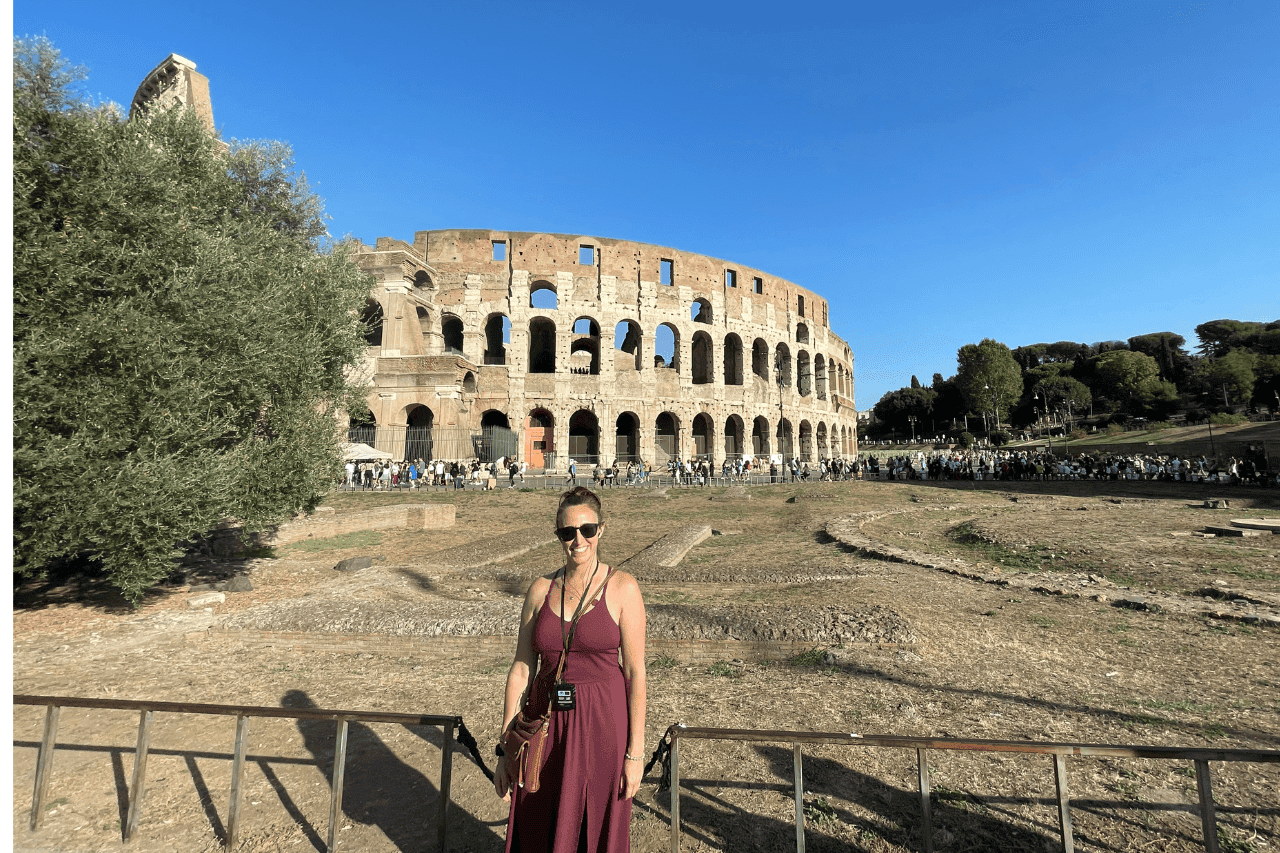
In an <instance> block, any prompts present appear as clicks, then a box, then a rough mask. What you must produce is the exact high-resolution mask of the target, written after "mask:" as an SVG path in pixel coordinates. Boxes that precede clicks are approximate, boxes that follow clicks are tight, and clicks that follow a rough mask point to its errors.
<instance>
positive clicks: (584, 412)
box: [569, 409, 600, 465]
mask: <svg viewBox="0 0 1280 853" xmlns="http://www.w3.org/2000/svg"><path fill="white" fill-rule="evenodd" d="M569 457H570V458H571V459H573V460H575V461H576V462H578V463H579V464H581V465H595V464H597V463H598V462H599V461H600V424H599V422H598V421H597V420H596V415H595V412H592V411H590V410H588V409H579V410H578V411H576V412H574V413H573V416H572V417H570V418H569Z"/></svg>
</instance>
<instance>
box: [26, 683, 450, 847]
mask: <svg viewBox="0 0 1280 853" xmlns="http://www.w3.org/2000/svg"><path fill="white" fill-rule="evenodd" d="M13 704H15V705H36V706H41V705H43V706H45V707H46V708H47V711H46V712H45V718H44V736H43V737H42V738H41V740H40V751H39V755H38V756H37V758H36V773H35V792H34V794H33V795H32V803H31V820H30V828H31V831H32V832H35V831H36V830H38V829H39V828H40V818H41V816H42V815H43V814H44V800H45V795H46V794H47V793H48V788H49V777H50V775H51V773H52V771H53V752H54V746H55V742H56V740H57V735H58V714H59V711H61V709H62V708H92V709H96V710H122V711H138V712H139V719H138V745H137V747H136V749H135V751H134V762H133V783H132V784H131V785H130V786H129V792H128V802H129V808H128V814H127V817H126V818H125V823H124V840H125V841H129V840H131V839H132V838H133V835H134V833H135V832H136V831H137V829H138V819H139V817H140V816H141V814H142V797H143V793H144V791H145V789H146V778H147V753H148V751H149V750H150V746H151V724H152V722H153V719H154V717H155V713H156V712H157V711H162V712H166V713H176V714H211V715H216V716H228V717H235V718H236V739H235V752H234V755H233V757H232V761H231V804H230V807H229V809H228V813H227V824H226V826H227V832H226V839H225V841H226V847H227V849H228V850H235V848H236V842H237V841H238V836H239V831H240V815H241V811H242V809H243V801H244V765H245V750H246V748H247V747H248V735H249V718H250V717H275V718H284V719H290V720H333V721H334V722H336V723H337V734H336V736H335V740H334V755H333V779H332V788H333V791H332V794H331V796H330V801H329V836H328V841H327V844H326V847H325V849H326V850H327V851H329V853H334V851H336V850H337V849H338V835H337V833H338V825H339V823H340V821H341V817H342V784H343V773H344V771H345V769H346V758H347V728H348V725H349V724H350V723H351V722H352V721H353V720H354V721H358V722H365V723H394V724H399V725H402V726H440V727H441V728H442V729H443V731H444V743H443V745H442V746H441V750H440V751H441V758H440V809H439V812H438V813H437V814H436V837H437V839H438V840H439V849H440V850H444V849H445V838H446V834H447V824H446V814H447V811H448V806H449V795H450V793H449V792H450V785H451V783H452V775H453V763H452V760H451V759H452V755H453V744H454V732H455V731H458V732H459V739H460V740H462V741H464V742H466V741H471V740H472V739H471V736H470V733H469V732H467V729H466V726H464V725H463V724H462V718H461V717H455V716H445V715H440V714H393V713H383V712H378V711H329V710H324V709H320V708H271V707H257V706H251V705H205V704H199V703H194V702H145V701H133V700H124V699H82V698H76V697H70V696H22V695H17V696H14V697H13Z"/></svg>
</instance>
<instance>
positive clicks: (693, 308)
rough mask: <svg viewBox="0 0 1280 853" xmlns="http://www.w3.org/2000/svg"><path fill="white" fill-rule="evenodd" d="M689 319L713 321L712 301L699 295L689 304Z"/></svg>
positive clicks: (705, 321)
mask: <svg viewBox="0 0 1280 853" xmlns="http://www.w3.org/2000/svg"><path fill="white" fill-rule="evenodd" d="M689 319H691V320H693V322H695V323H711V322H713V321H712V314H711V301H710V300H709V299H704V298H703V297H701V296H699V297H698V298H697V299H695V300H693V303H692V304H691V305H690V306H689Z"/></svg>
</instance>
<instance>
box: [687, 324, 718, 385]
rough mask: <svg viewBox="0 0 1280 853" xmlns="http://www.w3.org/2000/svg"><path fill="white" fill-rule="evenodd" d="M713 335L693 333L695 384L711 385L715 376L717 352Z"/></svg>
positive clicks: (700, 332)
mask: <svg viewBox="0 0 1280 853" xmlns="http://www.w3.org/2000/svg"><path fill="white" fill-rule="evenodd" d="M713 350H714V346H713V344H712V343H711V336H710V335H708V334H707V333H706V332H702V331H698V332H694V333H693V347H692V352H691V353H690V355H691V356H692V361H693V370H692V375H693V384H694V385H710V384H711V382H712V377H713V376H715V369H716V368H715V353H714V352H713Z"/></svg>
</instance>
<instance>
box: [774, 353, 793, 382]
mask: <svg viewBox="0 0 1280 853" xmlns="http://www.w3.org/2000/svg"><path fill="white" fill-rule="evenodd" d="M773 381H774V382H776V383H778V384H779V385H781V386H782V387H783V388H790V387H791V348H790V347H788V346H787V345H786V344H784V343H779V344H778V346H777V347H776V348H775V349H774V352H773Z"/></svg>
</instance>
